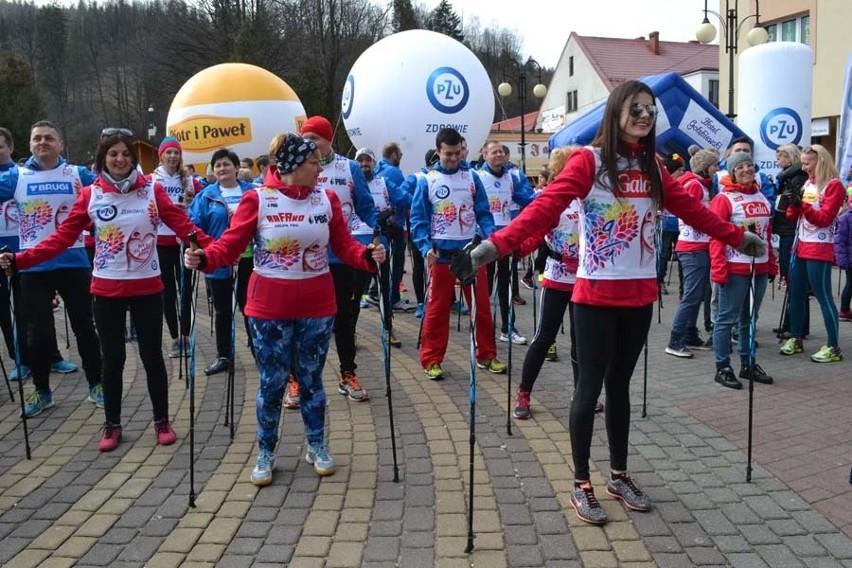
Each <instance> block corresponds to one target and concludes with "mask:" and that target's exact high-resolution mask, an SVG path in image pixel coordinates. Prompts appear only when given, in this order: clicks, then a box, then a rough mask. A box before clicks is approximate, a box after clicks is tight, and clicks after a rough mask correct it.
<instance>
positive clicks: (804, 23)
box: [799, 16, 811, 45]
mask: <svg viewBox="0 0 852 568" xmlns="http://www.w3.org/2000/svg"><path fill="white" fill-rule="evenodd" d="M799 41H800V42H802V43H804V44H805V45H810V43H811V18H810V16H802V19H801V21H800V22H799Z"/></svg>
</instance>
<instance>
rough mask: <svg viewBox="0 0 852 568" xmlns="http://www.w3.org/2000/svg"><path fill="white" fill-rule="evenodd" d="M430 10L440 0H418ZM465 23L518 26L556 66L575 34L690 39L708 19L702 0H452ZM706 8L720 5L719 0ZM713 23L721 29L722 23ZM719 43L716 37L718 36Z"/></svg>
mask: <svg viewBox="0 0 852 568" xmlns="http://www.w3.org/2000/svg"><path fill="white" fill-rule="evenodd" d="M413 3H415V4H416V3H421V4H423V5H424V6H426V7H427V8H428V9H432V8H434V7H435V6H437V5H438V4H439V3H440V0H414V1H413ZM451 3H452V5H453V8H454V9H455V11H456V12H457V13H458V14H459V15H460V16H462V18H463V19H464V20H465V21H467V20H468V19H469V18H470V17H471V16H474V15H476V16H478V17H479V19H480V21H481V23H482V25H483V26H488V25H490V24H496V25H498V26H500V27H504V28H509V29H512V30H515V31H516V32H517V33H518V35H520V36H521V37H522V38H523V40H524V45H523V48H522V52H523V53H524V54H525V55H531V56H532V57H534V58H535V59H536V60H537V61H538V62H539V63H540V64H541V65H543V66H546V67H554V66H555V65H556V63H557V62H558V60H559V55H560V54H561V53H562V48H563V47H564V46H565V42H566V41H567V40H568V36H569V35H570V34H571V32H577V33H578V34H579V35H590V36H602V37H623V38H636V37H639V36H644V37H648V34H649V33H650V32H653V31H658V32H660V39H661V40H664V41H665V40H668V41H689V40H694V39H695V30H696V28H698V26H699V24H701V20H702V19H703V18H704V0H451ZM708 7H709V8H710V9H711V10H713V9H718V7H719V2H718V0H710V2H709V5H708ZM710 21H711V22H713V24H714V25H716V28H717V29H718V27H719V26H718V21H717V20H716V19H715V18H714V17H713V16H712V15H711V16H710ZM717 41H718V37H717Z"/></svg>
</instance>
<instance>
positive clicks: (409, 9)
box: [393, 0, 420, 33]
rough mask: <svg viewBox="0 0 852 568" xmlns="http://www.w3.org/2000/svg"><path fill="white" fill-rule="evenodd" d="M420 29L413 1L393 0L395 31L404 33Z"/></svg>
mask: <svg viewBox="0 0 852 568" xmlns="http://www.w3.org/2000/svg"><path fill="white" fill-rule="evenodd" d="M419 28H420V22H419V21H418V19H417V14H416V13H415V12H414V7H413V6H412V5H411V0H393V31H394V33H396V32H404V31H405V30H416V29H419Z"/></svg>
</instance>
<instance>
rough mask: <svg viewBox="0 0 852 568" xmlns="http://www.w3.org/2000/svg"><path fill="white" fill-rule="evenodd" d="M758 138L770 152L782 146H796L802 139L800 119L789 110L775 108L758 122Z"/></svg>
mask: <svg viewBox="0 0 852 568" xmlns="http://www.w3.org/2000/svg"><path fill="white" fill-rule="evenodd" d="M760 138H761V140H763V143H764V144H766V146H768V147H769V149H771V150H777V149H778V146H781V145H783V144H798V143H799V141H800V140H801V139H802V119H801V118H800V117H799V115H798V113H796V111H794V110H793V109H791V108H786V107H781V108H776V109H774V110H772V111H770V112H768V113H767V114H766V116H764V117H763V120H762V121H761V122H760Z"/></svg>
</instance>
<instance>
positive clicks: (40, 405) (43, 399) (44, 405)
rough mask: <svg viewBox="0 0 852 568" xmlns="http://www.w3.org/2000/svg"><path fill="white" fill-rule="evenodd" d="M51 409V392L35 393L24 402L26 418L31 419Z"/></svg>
mask: <svg viewBox="0 0 852 568" xmlns="http://www.w3.org/2000/svg"><path fill="white" fill-rule="evenodd" d="M51 407H53V392H52V391H49V390H46V391H35V392H34V393H32V394H31V395H30V396H28V397H27V399H26V400H25V401H24V414H25V415H26V417H27V418H32V417H33V416H38V415H39V414H41V413H42V411H44V410H47V409H48V408H51Z"/></svg>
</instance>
